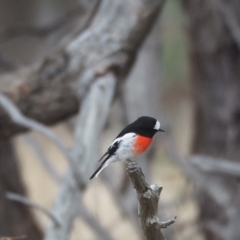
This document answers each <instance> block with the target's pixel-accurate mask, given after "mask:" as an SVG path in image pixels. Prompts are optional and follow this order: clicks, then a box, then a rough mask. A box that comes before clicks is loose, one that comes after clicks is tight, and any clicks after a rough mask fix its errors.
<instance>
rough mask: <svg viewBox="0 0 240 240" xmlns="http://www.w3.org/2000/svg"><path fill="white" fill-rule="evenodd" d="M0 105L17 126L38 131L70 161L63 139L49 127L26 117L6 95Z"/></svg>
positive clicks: (1, 99) (0, 100) (2, 97)
mask: <svg viewBox="0 0 240 240" xmlns="http://www.w3.org/2000/svg"><path fill="white" fill-rule="evenodd" d="M0 105H1V106H2V107H3V108H4V109H5V111H6V112H7V113H8V114H9V116H10V118H11V119H12V121H13V122H14V123H16V124H19V125H21V126H24V127H25V128H28V129H31V130H36V131H38V132H40V133H41V134H43V135H45V136H46V137H48V138H49V139H50V140H52V141H53V143H55V144H56V145H57V147H58V148H59V150H60V151H61V152H62V154H63V155H64V156H65V157H66V159H69V156H70V155H69V151H68V149H67V147H66V146H65V144H64V143H63V142H62V141H61V139H60V138H59V137H58V136H57V135H56V134H55V133H54V132H52V131H51V130H50V129H49V128H48V127H46V126H44V125H43V124H41V123H39V122H36V121H34V120H32V119H30V118H27V117H25V116H24V115H23V114H22V113H21V112H20V111H19V110H18V109H17V107H16V106H15V105H14V104H13V103H12V102H11V101H10V100H9V99H8V98H7V97H6V96H4V95H2V94H0Z"/></svg>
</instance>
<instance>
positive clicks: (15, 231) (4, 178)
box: [0, 141, 43, 240]
mask: <svg viewBox="0 0 240 240" xmlns="http://www.w3.org/2000/svg"><path fill="white" fill-rule="evenodd" d="M0 166H1V167H0V203H1V204H0V236H2V237H3V236H5V237H13V238H15V237H16V238H18V237H24V238H25V237H26V239H29V240H31V239H34V240H39V239H42V237H43V236H42V233H41V230H40V229H39V227H38V225H37V224H36V222H35V219H34V216H33V215H32V213H31V210H30V208H29V207H28V206H26V205H23V204H21V203H16V202H12V201H9V200H8V199H6V193H7V192H14V193H18V194H21V195H25V194H26V190H25V187H24V184H23V181H22V179H21V176H20V173H19V170H18V168H19V167H18V163H17V158H16V155H15V153H14V147H13V145H12V144H11V142H10V141H1V142H0ZM33 171H34V169H33ZM23 216H24V217H23Z"/></svg>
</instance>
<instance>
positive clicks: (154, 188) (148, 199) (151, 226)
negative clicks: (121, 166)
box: [127, 161, 177, 240]
mask: <svg viewBox="0 0 240 240" xmlns="http://www.w3.org/2000/svg"><path fill="white" fill-rule="evenodd" d="M127 173H128V176H129V178H130V180H131V182H132V184H133V187H134V188H135V189H136V192H137V197H138V202H139V208H138V216H139V218H140V220H141V225H142V230H143V234H144V236H145V238H146V240H165V237H164V235H163V232H162V228H167V227H168V226H169V225H171V224H173V223H174V222H175V221H176V218H177V217H174V218H173V219H171V220H169V221H166V222H160V221H159V218H158V201H159V198H160V194H161V191H162V187H159V186H158V185H149V184H148V183H147V182H146V180H145V177H144V174H143V172H142V169H141V168H139V167H138V165H137V164H136V163H135V162H132V161H128V166H127Z"/></svg>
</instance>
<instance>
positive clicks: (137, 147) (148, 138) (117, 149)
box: [89, 116, 165, 180]
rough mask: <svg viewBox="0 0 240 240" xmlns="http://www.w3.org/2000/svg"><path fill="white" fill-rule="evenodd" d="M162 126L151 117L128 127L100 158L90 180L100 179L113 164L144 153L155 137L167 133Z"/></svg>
mask: <svg viewBox="0 0 240 240" xmlns="http://www.w3.org/2000/svg"><path fill="white" fill-rule="evenodd" d="M160 126H161V125H160V122H159V121H158V120H156V119H155V118H152V117H149V116H142V117H139V118H138V119H137V120H136V121H134V122H132V123H131V124H129V125H127V126H126V127H125V128H124V129H123V130H122V131H121V132H120V133H119V134H118V135H117V137H116V138H115V139H114V140H113V142H112V143H111V144H110V146H109V148H108V150H107V151H106V152H105V153H104V154H103V156H102V157H101V158H100V160H99V161H98V162H101V164H100V166H99V167H98V169H97V170H96V171H95V172H94V173H93V174H92V176H91V177H90V179H89V180H91V179H93V178H94V177H98V175H99V174H100V173H101V172H102V170H103V169H104V168H106V167H107V166H108V165H109V164H110V163H112V162H116V161H120V162H123V161H126V160H128V161H130V160H132V159H134V158H135V157H137V156H138V155H140V154H142V153H144V152H145V151H146V150H147V149H148V147H149V146H150V144H151V142H152V138H153V136H154V135H155V134H156V133H157V132H159V131H161V132H165V131H164V130H163V129H161V128H160Z"/></svg>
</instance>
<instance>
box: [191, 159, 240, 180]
mask: <svg viewBox="0 0 240 240" xmlns="http://www.w3.org/2000/svg"><path fill="white" fill-rule="evenodd" d="M189 161H190V163H191V164H193V165H194V166H196V167H197V168H199V169H200V170H202V171H204V172H215V173H221V174H226V175H229V176H232V177H235V178H240V164H239V163H236V162H231V161H230V160H223V159H218V158H214V157H209V156H201V155H196V156H190V157H189Z"/></svg>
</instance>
